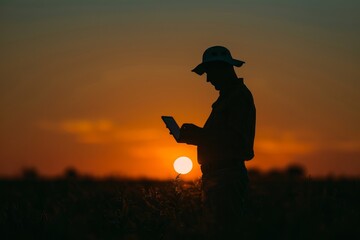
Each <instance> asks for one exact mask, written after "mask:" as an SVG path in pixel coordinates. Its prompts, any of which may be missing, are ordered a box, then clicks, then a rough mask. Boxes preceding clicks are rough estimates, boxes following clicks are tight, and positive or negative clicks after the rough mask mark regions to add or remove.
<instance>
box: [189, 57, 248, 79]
mask: <svg viewBox="0 0 360 240" xmlns="http://www.w3.org/2000/svg"><path fill="white" fill-rule="evenodd" d="M221 61H222V62H227V63H229V64H230V65H232V66H235V67H241V66H242V65H243V64H244V63H245V62H244V61H241V60H237V59H231V61H224V60H221ZM208 62H214V61H207V62H202V63H200V64H199V65H197V66H196V67H195V68H194V69H193V70H191V71H192V72H194V73H196V74H198V75H200V76H201V75H203V74H204V73H205V72H206V63H208Z"/></svg>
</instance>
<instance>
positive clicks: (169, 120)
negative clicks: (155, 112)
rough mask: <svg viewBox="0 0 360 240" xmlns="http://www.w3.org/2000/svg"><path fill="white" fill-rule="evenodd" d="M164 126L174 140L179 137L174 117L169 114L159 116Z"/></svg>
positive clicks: (178, 129)
mask: <svg viewBox="0 0 360 240" xmlns="http://www.w3.org/2000/svg"><path fill="white" fill-rule="evenodd" d="M161 119H162V120H163V121H164V123H165V125H166V127H167V128H168V129H169V130H170V133H171V134H172V135H173V136H174V138H175V140H176V141H178V140H179V137H180V128H179V125H178V124H177V123H176V121H175V119H174V118H173V117H171V116H161Z"/></svg>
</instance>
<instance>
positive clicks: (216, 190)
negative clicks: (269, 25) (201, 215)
mask: <svg viewBox="0 0 360 240" xmlns="http://www.w3.org/2000/svg"><path fill="white" fill-rule="evenodd" d="M243 64H244V62H243V61H240V60H236V59H233V58H232V56H231V54H230V51H229V50H228V49H226V48H225V47H221V46H214V47H210V48H208V49H207V50H206V51H205V52H204V54H203V61H202V63H201V64H199V65H198V66H197V67H196V68H194V69H193V70H192V71H193V72H195V73H197V74H198V75H202V74H203V73H206V75H207V82H210V83H211V84H212V85H214V87H215V89H216V90H218V91H220V96H219V98H218V99H217V100H216V101H215V102H214V103H213V105H212V112H211V114H210V116H209V118H208V119H207V121H206V123H205V125H204V127H202V128H201V127H198V126H196V125H194V124H189V123H185V124H183V125H182V127H181V129H180V142H183V143H187V144H192V145H196V146H197V149H198V162H199V164H200V165H201V171H202V173H203V176H202V182H203V204H204V210H205V214H206V216H207V218H206V220H207V221H208V226H209V227H210V229H212V230H214V229H217V230H219V231H223V232H228V230H229V231H231V229H234V228H235V229H236V228H238V227H239V226H238V224H239V221H240V220H241V215H242V213H243V210H244V209H243V204H244V195H245V192H246V190H247V186H248V175H247V169H246V167H245V164H244V161H247V160H250V159H252V158H253V157H254V151H253V144H254V137H255V118H256V111H255V105H254V101H253V97H252V94H251V92H250V91H249V89H248V88H247V87H246V86H245V84H244V81H243V79H242V78H238V77H237V75H236V72H235V70H234V66H236V67H240V66H242V65H243ZM240 227H241V226H240Z"/></svg>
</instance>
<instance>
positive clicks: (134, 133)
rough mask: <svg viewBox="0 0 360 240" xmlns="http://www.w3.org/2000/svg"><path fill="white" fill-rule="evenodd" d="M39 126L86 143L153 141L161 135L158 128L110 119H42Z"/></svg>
mask: <svg viewBox="0 0 360 240" xmlns="http://www.w3.org/2000/svg"><path fill="white" fill-rule="evenodd" d="M39 127H40V128H41V129H44V130H47V131H52V132H55V133H62V134H67V135H71V136H73V137H74V138H75V140H76V141H77V142H80V143H85V144H104V143H113V142H128V143H130V142H141V141H152V140H155V139H157V138H158V136H159V133H158V131H157V130H156V129H153V128H140V129H129V128H125V127H123V126H120V125H118V124H116V123H115V122H113V121H111V120H108V119H100V120H86V119H81V120H80V119H71V120H63V121H58V122H50V121H41V122H40V123H39Z"/></svg>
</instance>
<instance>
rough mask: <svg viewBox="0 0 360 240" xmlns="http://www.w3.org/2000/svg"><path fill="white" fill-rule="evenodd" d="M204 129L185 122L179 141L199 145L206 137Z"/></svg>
mask: <svg viewBox="0 0 360 240" xmlns="http://www.w3.org/2000/svg"><path fill="white" fill-rule="evenodd" d="M204 132H205V131H204V129H203V128H201V127H198V126H196V125H195V124H192V123H184V124H183V125H182V126H181V128H180V137H179V140H178V142H180V143H187V144H191V145H199V143H200V142H201V141H202V140H203V139H204V138H205V136H204Z"/></svg>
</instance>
